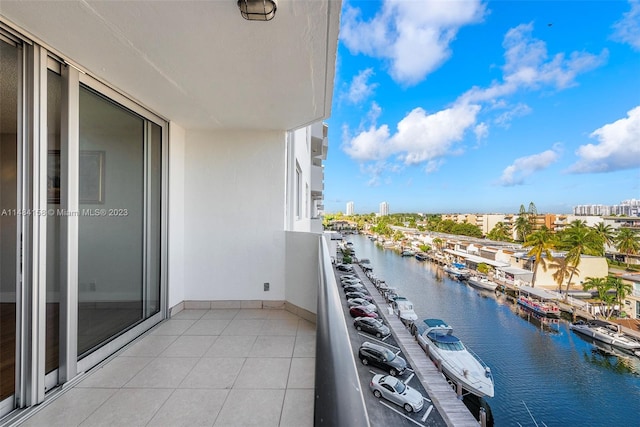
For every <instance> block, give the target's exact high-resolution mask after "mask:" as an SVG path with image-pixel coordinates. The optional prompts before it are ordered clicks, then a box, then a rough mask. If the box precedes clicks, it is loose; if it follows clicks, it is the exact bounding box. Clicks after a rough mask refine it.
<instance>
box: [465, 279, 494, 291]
mask: <svg viewBox="0 0 640 427" xmlns="http://www.w3.org/2000/svg"><path fill="white" fill-rule="evenodd" d="M467 283H469V284H470V285H471V286H473V287H474V288H479V289H486V290H488V291H495V290H496V288H497V287H498V284H497V283H496V282H493V281H491V280H489V279H487V278H486V277H478V276H471V277H469V278H468V279H467Z"/></svg>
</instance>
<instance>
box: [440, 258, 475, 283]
mask: <svg viewBox="0 0 640 427" xmlns="http://www.w3.org/2000/svg"><path fill="white" fill-rule="evenodd" d="M444 271H445V272H446V273H449V275H450V276H451V277H453V278H454V279H458V280H465V279H467V278H468V277H469V275H470V273H469V270H467V268H466V266H465V265H464V264H460V263H458V262H454V263H453V264H447V265H445V266H444Z"/></svg>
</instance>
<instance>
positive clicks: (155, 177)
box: [78, 86, 161, 357]
mask: <svg viewBox="0 0 640 427" xmlns="http://www.w3.org/2000/svg"><path fill="white" fill-rule="evenodd" d="M79 111H80V153H79V156H80V173H79V180H78V186H79V189H78V191H79V199H80V215H79V224H78V226H79V231H78V233H79V234H78V354H79V355H80V357H82V356H83V355H86V354H87V353H88V352H90V351H91V350H92V349H94V348H96V347H99V346H101V345H102V344H104V343H105V342H107V341H109V340H111V339H113V338H115V337H116V336H118V335H120V334H122V333H123V332H125V331H127V330H128V329H130V328H131V327H133V326H135V325H136V324H138V323H140V322H141V321H143V320H145V319H147V318H149V317H151V315H153V314H155V313H158V311H159V310H160V292H159V286H160V277H159V274H158V271H159V266H160V246H159V245H160V238H159V236H160V224H159V217H160V200H159V193H160V191H159V187H160V173H161V171H160V169H161V168H160V147H161V144H160V140H161V138H160V133H159V132H160V128H159V127H157V126H156V127H157V129H156V128H155V127H154V125H152V124H150V122H148V121H147V120H145V119H144V118H142V117H141V116H139V115H138V114H136V113H134V112H132V111H131V110H129V109H127V108H125V107H123V106H121V105H120V104H117V103H115V102H113V101H112V100H110V99H108V98H106V97H104V96H102V95H101V94H99V93H97V92H95V91H93V90H92V89H90V88H88V87H84V86H81V88H80V100H79ZM154 135H157V138H154ZM154 139H157V140H158V144H154V142H153V141H154Z"/></svg>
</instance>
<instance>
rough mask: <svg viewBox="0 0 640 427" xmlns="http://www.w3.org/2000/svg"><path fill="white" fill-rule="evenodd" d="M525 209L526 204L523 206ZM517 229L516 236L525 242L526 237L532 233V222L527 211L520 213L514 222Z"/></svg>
mask: <svg viewBox="0 0 640 427" xmlns="http://www.w3.org/2000/svg"><path fill="white" fill-rule="evenodd" d="M522 208H523V209H524V206H522ZM514 228H515V230H516V237H517V240H518V241H519V242H524V240H525V238H526V237H527V235H528V234H529V233H531V222H530V221H529V216H528V215H527V213H526V212H523V213H520V215H518V218H516V222H515V224H514Z"/></svg>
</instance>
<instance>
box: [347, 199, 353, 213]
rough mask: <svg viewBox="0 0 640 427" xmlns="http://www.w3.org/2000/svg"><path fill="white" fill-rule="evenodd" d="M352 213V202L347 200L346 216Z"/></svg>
mask: <svg viewBox="0 0 640 427" xmlns="http://www.w3.org/2000/svg"><path fill="white" fill-rule="evenodd" d="M353 213H354V210H353V202H347V216H351V215H353Z"/></svg>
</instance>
